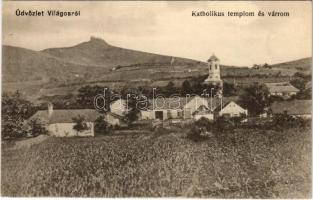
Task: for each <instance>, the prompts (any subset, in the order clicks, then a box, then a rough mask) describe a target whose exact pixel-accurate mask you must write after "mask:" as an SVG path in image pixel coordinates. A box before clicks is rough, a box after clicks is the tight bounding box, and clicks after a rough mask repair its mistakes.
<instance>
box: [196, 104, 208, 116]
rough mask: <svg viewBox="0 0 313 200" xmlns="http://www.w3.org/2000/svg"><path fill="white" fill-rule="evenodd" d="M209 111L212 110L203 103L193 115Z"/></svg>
mask: <svg viewBox="0 0 313 200" xmlns="http://www.w3.org/2000/svg"><path fill="white" fill-rule="evenodd" d="M209 113H212V111H211V110H210V109H209V108H207V107H206V106H204V105H201V106H200V107H199V108H198V109H197V110H196V111H195V112H194V113H193V115H204V114H209Z"/></svg>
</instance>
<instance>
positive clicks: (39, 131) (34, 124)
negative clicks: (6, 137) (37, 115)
mask: <svg viewBox="0 0 313 200" xmlns="http://www.w3.org/2000/svg"><path fill="white" fill-rule="evenodd" d="M28 125H29V126H30V133H31V135H32V136H33V137H36V136H38V135H45V134H48V130H47V129H46V128H45V127H44V126H43V125H42V123H40V121H39V120H38V119H33V120H31V121H30V122H29V123H28Z"/></svg>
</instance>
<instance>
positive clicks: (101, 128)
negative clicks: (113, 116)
mask: <svg viewBox="0 0 313 200" xmlns="http://www.w3.org/2000/svg"><path fill="white" fill-rule="evenodd" d="M107 128H108V123H107V122H106V121H105V118H104V116H102V115H101V116H99V117H98V118H97V119H96V120H95V127H94V130H95V133H97V134H106V133H108V130H107Z"/></svg>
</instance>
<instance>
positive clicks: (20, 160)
mask: <svg viewBox="0 0 313 200" xmlns="http://www.w3.org/2000/svg"><path fill="white" fill-rule="evenodd" d="M1 178H2V184H1V191H2V196H90V197H130V196H133V197H143V196H149V197H164V196H167V197H173V196H184V197H216V198H309V197H311V130H310V129H308V128H306V129H289V130H286V131H274V130H268V131H264V130H250V129H246V130H240V129H236V130H234V131H233V132H231V133H228V134H215V136H212V137H210V138H209V139H207V140H204V141H200V142H194V141H192V140H190V139H187V138H186V133H185V132H183V131H180V130H176V131H175V132H174V131H169V132H164V133H163V134H160V133H159V134H157V133H151V134H134V135H108V136H99V137H96V138H48V139H46V140H44V141H43V142H42V143H39V144H34V145H33V146H31V147H27V148H16V145H13V144H9V143H3V144H2V173H1Z"/></svg>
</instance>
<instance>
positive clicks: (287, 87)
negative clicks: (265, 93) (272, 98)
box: [265, 82, 299, 93]
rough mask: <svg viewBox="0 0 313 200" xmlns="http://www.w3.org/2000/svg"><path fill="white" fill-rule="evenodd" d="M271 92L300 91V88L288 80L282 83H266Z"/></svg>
mask: <svg viewBox="0 0 313 200" xmlns="http://www.w3.org/2000/svg"><path fill="white" fill-rule="evenodd" d="M265 85H266V87H267V88H268V89H269V92H270V93H275V92H298V91H299V90H298V89H297V88H295V87H294V86H292V85H291V84H290V83H288V82H281V83H265Z"/></svg>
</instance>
